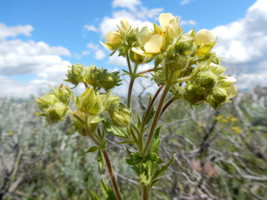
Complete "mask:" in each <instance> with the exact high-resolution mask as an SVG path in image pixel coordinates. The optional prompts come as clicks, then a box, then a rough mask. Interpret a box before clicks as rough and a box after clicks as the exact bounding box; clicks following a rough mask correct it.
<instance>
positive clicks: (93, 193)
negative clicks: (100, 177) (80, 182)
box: [86, 188, 101, 200]
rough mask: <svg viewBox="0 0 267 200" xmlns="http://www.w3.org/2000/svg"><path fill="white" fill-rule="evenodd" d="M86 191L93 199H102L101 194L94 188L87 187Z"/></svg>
mask: <svg viewBox="0 0 267 200" xmlns="http://www.w3.org/2000/svg"><path fill="white" fill-rule="evenodd" d="M86 192H87V194H88V195H89V197H90V199H91V200H101V197H100V195H98V194H96V193H95V192H94V191H93V190H89V189H88V188H86Z"/></svg>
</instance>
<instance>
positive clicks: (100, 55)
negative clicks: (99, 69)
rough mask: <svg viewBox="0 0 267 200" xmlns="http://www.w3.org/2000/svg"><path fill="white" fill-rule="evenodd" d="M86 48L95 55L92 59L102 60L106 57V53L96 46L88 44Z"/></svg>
mask: <svg viewBox="0 0 267 200" xmlns="http://www.w3.org/2000/svg"><path fill="white" fill-rule="evenodd" d="M87 47H88V48H89V49H90V50H93V51H94V53H95V55H94V58H95V59H97V60H103V59H104V58H105V57H106V53H105V52H104V51H103V50H102V49H100V47H99V45H98V44H93V43H88V44H87ZM90 50H89V52H90Z"/></svg>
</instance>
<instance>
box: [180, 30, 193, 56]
mask: <svg viewBox="0 0 267 200" xmlns="http://www.w3.org/2000/svg"><path fill="white" fill-rule="evenodd" d="M193 41H194V38H192V37H190V36H186V35H183V36H182V37H181V39H180V40H178V41H177V43H176V45H175V51H176V52H179V53H180V54H183V55H187V54H188V53H190V52H191V50H192V47H193Z"/></svg>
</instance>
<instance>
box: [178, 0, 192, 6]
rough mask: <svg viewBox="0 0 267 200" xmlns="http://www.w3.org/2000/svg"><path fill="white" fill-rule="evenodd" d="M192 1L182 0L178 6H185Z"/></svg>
mask: <svg viewBox="0 0 267 200" xmlns="http://www.w3.org/2000/svg"><path fill="white" fill-rule="evenodd" d="M192 1H193V0H182V1H181V3H180V5H185V4H188V3H190V2H192Z"/></svg>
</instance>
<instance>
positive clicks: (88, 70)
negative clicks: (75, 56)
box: [84, 65, 97, 87]
mask: <svg viewBox="0 0 267 200" xmlns="http://www.w3.org/2000/svg"><path fill="white" fill-rule="evenodd" d="M95 68H96V67H95V65H91V66H89V67H85V68H84V82H85V83H88V84H89V85H91V86H93V87H96V86H97V83H95V80H94V76H93V74H92V71H93V70H94V69H95Z"/></svg>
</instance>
